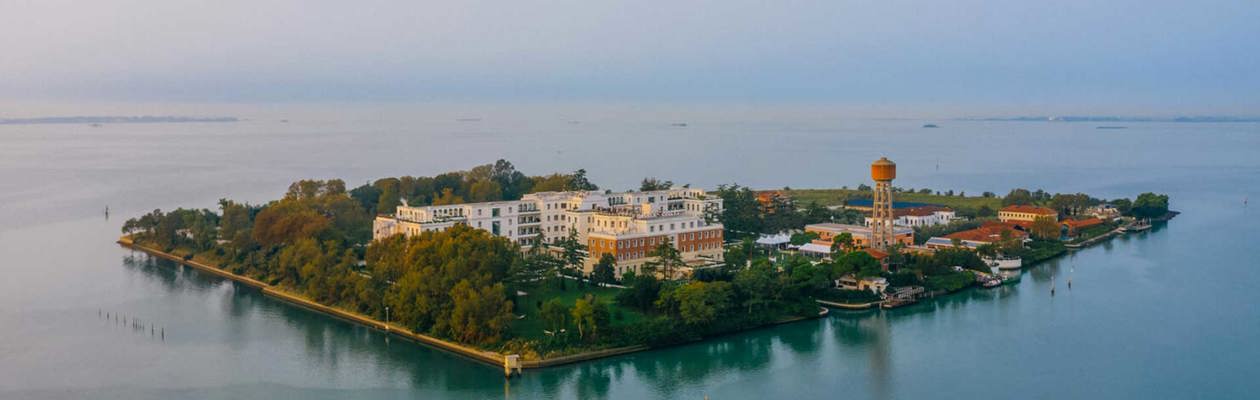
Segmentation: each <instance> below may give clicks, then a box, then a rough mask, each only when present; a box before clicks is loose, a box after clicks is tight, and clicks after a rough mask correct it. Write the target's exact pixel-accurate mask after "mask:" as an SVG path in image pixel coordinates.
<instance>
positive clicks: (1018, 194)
mask: <svg viewBox="0 0 1260 400" xmlns="http://www.w3.org/2000/svg"><path fill="white" fill-rule="evenodd" d="M1032 203H1033V196H1032V193H1030V192H1028V189H1011V192H1010V193H1007V194H1006V197H1003V198H1002V205H1003V206H1010V205H1030V204H1032Z"/></svg>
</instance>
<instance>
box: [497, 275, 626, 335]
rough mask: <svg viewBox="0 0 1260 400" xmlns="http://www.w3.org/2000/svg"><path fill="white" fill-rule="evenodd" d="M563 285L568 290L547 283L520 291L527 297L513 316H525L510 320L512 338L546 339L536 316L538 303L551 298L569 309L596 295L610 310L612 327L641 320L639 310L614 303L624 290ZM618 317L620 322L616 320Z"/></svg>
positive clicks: (521, 300) (574, 284)
mask: <svg viewBox="0 0 1260 400" xmlns="http://www.w3.org/2000/svg"><path fill="white" fill-rule="evenodd" d="M565 285H566V286H565V287H566V288H567V289H568V290H563V291H562V290H559V289H557V288H555V287H554V286H553V285H551V284H550V283H546V284H540V285H538V286H537V287H531V288H527V289H523V291H525V292H526V293H529V294H528V295H525V296H519V297H517V298H516V302H517V304H516V314H517V315H521V314H524V315H525V318H524V319H517V320H514V321H512V336H514V337H518V338H524V339H542V338H544V337H545V336H546V335H545V334H544V333H543V325H544V324H543V322H542V318H539V316H538V315H539V310H538V304H539V301H541V302H543V303H546V302H547V301H548V300H551V299H560V301H561V302H563V303H564V305H565V306H568V307H572V306H573V303H574V302H576V301H577V299H579V298H582V297H583V296H586V294H587V293H590V294H593V295H595V298H596V299H598V300H599V301H602V302H605V303H607V304H608V306H609V309H610V310H611V311H612V325H613V326H618V325H630V324H634V323H636V322H638V321H641V320H643V318H644V317H643V314H642V313H640V312H639V311H637V310H634V309H631V308H626V307H622V306H620V305H618V304H617V293H619V292H620V291H621V290H623V289H617V288H610V287H595V286H589V285H588V286H584V287H578V283H577V281H567V282H565ZM619 315H620V317H621V318H620V319H618V318H617V317H618V316H619Z"/></svg>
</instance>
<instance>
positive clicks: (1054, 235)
mask: <svg viewBox="0 0 1260 400" xmlns="http://www.w3.org/2000/svg"><path fill="white" fill-rule="evenodd" d="M1060 229H1061V228H1060V227H1059V222H1058V221H1056V220H1055V219H1054V217H1048V216H1047V217H1038V218H1037V219H1035V220H1033V223H1032V225H1031V226H1029V228H1028V230H1029V233H1031V234H1032V235H1033V236H1034V237H1036V238H1038V239H1045V240H1051V239H1058V238H1059V231H1060Z"/></svg>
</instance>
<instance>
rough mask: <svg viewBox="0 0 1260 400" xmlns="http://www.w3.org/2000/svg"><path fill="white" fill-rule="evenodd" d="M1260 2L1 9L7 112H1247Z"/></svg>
mask: <svg viewBox="0 0 1260 400" xmlns="http://www.w3.org/2000/svg"><path fill="white" fill-rule="evenodd" d="M1257 21H1260V2H1257V1H1255V0H1242V1H1213V0H1204V1H1193V2H1192V1H1162V0H1145V1H1131V0H1108V1H1097V0H1094V1H1077V0H1059V1H974V0H957V1H928V0H919V1H903V0H871V1H851V0H828V1H774V2H769V1H740V0H722V1H647V0H639V1H632V2H598V1H595V2H593V1H443V2H428V1H376V0H365V1H353V2H350V1H324V0H304V1H296V0H293V1H290V0H272V1H236V0H220V1H186V0H162V1H154V0H148V1H121V0H93V1H63V0H31V1H25V0H0V102H2V103H0V104H24V103H41V104H57V103H72V102H147V103H154V102H159V103H160V102H172V103H175V102H188V103H200V102H209V103H307V102H315V103H319V102H346V103H358V102H362V103H370V102H442V101H450V102H577V103H581V102H644V103H706V104H722V103H741V104H749V103H751V104H835V105H841V106H844V105H847V106H852V107H857V108H862V107H866V108H879V109H892V110H906V112H920V113H922V112H929V113H930V112H946V113H955V114H963V115H960V116H965V115H994V114H1012V113H1013V114H1037V115H1041V114H1040V113H1038V111H1054V112H1059V113H1074V114H1104V113H1120V114H1135V115H1168V114H1172V115H1184V114H1213V115H1256V114H1257V113H1258V112H1257V111H1256V110H1260V73H1258V71H1260V22H1257Z"/></svg>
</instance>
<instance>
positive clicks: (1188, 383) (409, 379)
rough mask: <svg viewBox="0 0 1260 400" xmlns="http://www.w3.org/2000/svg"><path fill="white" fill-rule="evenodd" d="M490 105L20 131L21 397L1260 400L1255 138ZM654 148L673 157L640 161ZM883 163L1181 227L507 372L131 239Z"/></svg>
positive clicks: (1208, 127)
mask: <svg viewBox="0 0 1260 400" xmlns="http://www.w3.org/2000/svg"><path fill="white" fill-rule="evenodd" d="M467 116H468V115H467V114H450V115H440V114H437V115H433V114H430V115H425V114H412V113H406V112H403V113H381V114H374V113H370V112H369V113H357V114H349V115H340V114H336V113H330V114H322V113H308V114H302V115H291V114H278V115H265V114H260V115H257V116H253V117H252V118H251V119H250V120H248V121H244V122H240V123H235V124H180V125H176V124H155V125H107V126H104V127H100V128H91V127H86V126H78V125H42V126H0V260H3V261H2V262H0V271H2V272H3V276H4V277H5V278H4V279H2V280H0V398H54V399H58V398H106V399H108V398H116V399H150V398H152V399H164V398H304V399H305V398H346V397H354V398H461V399H462V398H522V399H532V398H694V399H699V398H702V397H703V396H705V395H708V396H709V397H710V398H712V399H732V398H753V399H760V398H798V399H804V398H836V397H844V398H876V399H882V398H1016V397H1018V398H1108V399H1110V398H1222V399H1234V398H1250V397H1253V396H1254V394H1255V393H1256V392H1257V391H1260V380H1257V379H1255V378H1254V377H1255V376H1257V375H1260V362H1258V361H1257V360H1260V346H1257V345H1256V342H1257V339H1260V291H1257V290H1256V286H1257V284H1260V269H1258V268H1257V267H1260V262H1258V261H1257V260H1258V259H1260V246H1258V245H1257V244H1258V242H1257V238H1258V237H1260V217H1257V211H1260V210H1257V209H1256V207H1260V204H1256V205H1253V207H1252V208H1250V209H1249V208H1247V207H1244V206H1243V199H1244V198H1247V197H1248V196H1250V197H1252V198H1255V199H1258V200H1260V190H1258V189H1257V187H1260V125H1257V124H1159V123H1142V124H1138V123H1133V124H1128V126H1129V129H1124V130H1097V129H1094V126H1093V125H1090V124H1069V123H1059V124H1053V123H1015V122H943V123H940V124H941V125H942V128H940V129H921V128H919V126H920V125H921V124H922V123H923V122H924V121H918V120H914V121H910V120H907V121H896V120H887V121H872V120H824V119H821V118H819V119H814V120H797V119H775V118H761V119H758V118H751V117H744V116H739V115H735V116H726V117H723V116H716V117H715V116H713V115H712V114H705V115H703V116H696V117H694V118H692V119H684V121H689V122H691V124H690V126H689V127H686V128H678V127H671V126H669V124H670V123H671V122H676V121H679V120H680V119H679V118H685V117H686V116H678V115H671V116H670V118H669V119H664V118H660V119H653V118H651V116H650V115H648V116H645V115H637V116H635V117H633V118H631V117H624V118H619V117H618V115H616V114H609V115H604V116H602V117H601V118H598V119H594V120H589V121H587V120H584V121H581V122H580V123H571V122H569V121H570V120H573V119H575V118H574V117H572V116H564V117H558V116H555V115H546V116H529V115H525V116H520V115H519V114H513V115H511V116H504V117H502V118H496V114H493V113H490V114H488V115H484V118H483V119H482V120H481V121H478V122H457V121H456V119H457V118H463V117H467ZM479 116H482V115H479ZM281 118H289V119H292V122H289V123H282V122H280V121H279V120H280V119H281ZM644 154H650V155H652V156H645V157H636V156H631V155H644ZM880 155H887V156H889V157H890V158H892V159H893V160H895V161H897V162H898V164H899V166H900V168H899V169H900V173H899V175H900V176H899V178H900V179H899V180H898V184H899V185H900V186H906V187H914V188H921V187H931V188H935V189H942V190H944V189H954V190H964V191H966V192H968V193H973V194H974V193H979V192H982V191H993V192H999V193H1005V192H1006V191H1007V190H1009V189H1010V188H1011V187H1014V186H1027V187H1030V188H1037V187H1041V188H1045V189H1046V190H1048V191H1052V192H1054V191H1061V192H1069V191H1070V192H1078V191H1079V192H1087V193H1090V194H1093V195H1096V196H1103V197H1118V196H1128V197H1132V196H1135V195H1136V194H1137V193H1138V192H1140V191H1157V192H1165V193H1169V194H1170V195H1171V196H1172V198H1173V203H1174V204H1173V208H1174V209H1178V210H1181V211H1183V212H1184V214H1183V215H1182V216H1180V217H1178V218H1177V219H1176V220H1174V221H1172V222H1171V223H1169V224H1167V225H1162V226H1158V227H1157V228H1156V229H1154V230H1153V231H1151V232H1148V233H1144V234H1139V235H1134V236H1129V237H1124V238H1120V239H1118V240H1114V241H1112V242H1109V243H1106V244H1104V245H1100V246H1096V247H1093V248H1090V249H1087V250H1083V251H1080V252H1077V253H1074V254H1072V255H1071V256H1069V257H1066V258H1063V259H1060V260H1058V261H1056V262H1051V263H1048V264H1044V265H1042V266H1039V267H1036V268H1033V269H1030V270H1027V271H1025V276H1024V280H1023V281H1022V282H1021V283H1020V284H1019V285H1018V286H1016V287H1007V288H1000V289H997V290H990V291H969V292H965V293H962V294H957V295H953V296H949V297H945V298H941V299H937V300H935V301H931V302H925V303H923V304H919V305H916V306H913V307H909V308H905V309H899V310H895V311H888V312H874V311H872V312H849V313H846V312H839V313H834V314H833V316H831V317H828V318H824V319H821V320H815V321H808V322H801V323H796V324H790V325H783V326H778V327H773V328H768V329H762V330H757V331H753V332H747V333H742V334H736V335H730V336H725V337H722V338H719V339H716V340H711V341H707V342H704V343H699V344H693V345H688V346H681V347H673V348H668V349H661V350H655V351H650V352H644V353H638V354H633V355H629V356H623V357H617V358H612V359H606V360H601V361H596V362H590V363H584V364H580V365H575V366H568V367H559V368H552V369H546V370H541V371H529V372H527V373H526V374H525V376H524V377H523V378H520V379H516V380H513V381H511V382H508V383H505V382H504V381H503V379H502V378H501V377H500V372H499V371H497V370H496V369H494V368H491V367H487V366H483V365H481V364H477V363H473V362H469V361H465V360H462V359H459V358H457V357H454V356H451V355H448V354H445V353H441V352H438V351H434V350H431V349H428V348H425V347H422V346H418V345H414V344H411V343H408V342H405V341H401V340H398V339H387V338H386V337H385V336H384V335H382V334H381V333H380V332H375V331H372V330H368V329H364V328H361V327H357V326H355V325H351V324H349V323H345V322H341V321H338V320H334V319H331V318H327V317H324V316H322V315H318V314H313V313H310V312H307V311H304V310H301V309H297V308H294V307H291V306H288V305H285V304H283V303H280V302H278V301H276V300H273V299H270V298H267V297H264V296H262V295H260V294H259V293H257V292H256V291H253V290H249V289H247V288H243V287H241V286H238V285H235V284H232V283H230V282H225V281H223V280H220V279H216V278H212V277H207V276H205V275H202V274H199V273H197V272H195V271H191V270H188V269H184V268H179V267H176V266H173V265H170V264H168V263H165V262H156V261H153V260H150V259H148V258H147V257H145V256H143V255H141V254H137V253H133V252H131V251H128V250H125V249H122V248H119V247H118V246H117V245H114V244H113V240H115V239H116V238H117V235H118V233H119V226H120V225H121V223H122V221H123V220H125V219H126V218H128V217H131V216H135V215H137V214H140V213H142V212H145V211H147V210H151V209H153V208H163V209H169V208H174V207H177V206H196V207H214V206H215V203H216V201H217V200H218V199H219V198H221V197H231V198H234V199H239V200H248V201H254V202H259V201H264V200H267V199H272V198H276V197H279V196H280V194H281V193H282V192H283V191H284V189H285V188H286V187H287V185H288V183H289V182H291V181H293V180H296V179H300V178H308V177H314V178H330V177H339V178H344V179H346V180H347V181H348V182H349V183H350V184H358V183H360V182H363V181H366V180H369V179H372V178H376V177H383V176H397V175H404V174H412V175H430V174H434V173H438V172H443V171H447V170H452V169H463V168H467V167H470V166H472V165H475V164H477V163H482V162H490V161H493V160H494V159H497V158H508V159H510V160H512V161H513V162H515V163H516V164H517V167H518V168H519V169H522V170H524V171H525V172H527V173H534V174H540V173H544V172H551V171H568V170H573V169H577V168H586V169H587V170H588V171H589V173H590V175H591V177H592V178H593V179H594V180H595V181H596V182H597V183H599V184H601V185H604V186H607V187H611V188H614V189H627V188H632V187H635V186H637V182H638V180H639V179H641V178H642V177H644V176H659V177H662V178H668V179H672V180H674V181H675V182H690V183H692V184H694V185H701V186H705V187H711V186H714V185H717V184H720V183H729V182H738V183H741V184H746V185H752V186H754V187H781V186H785V185H788V186H792V187H837V186H842V185H848V186H856V185H857V184H858V183H862V182H864V179H866V176H865V174H866V170H865V165H867V163H869V162H870V160H872V159H874V158H876V157H878V156H880ZM107 205H108V206H109V207H110V209H111V211H112V212H111V216H110V218H109V219H106V218H105V216H104V215H103V209H104V208H105V207H106V206H107ZM1068 278H1071V279H1072V282H1073V286H1072V289H1071V290H1067V288H1066V280H1067V279H1068ZM1056 282H1057V283H1056ZM1052 284H1054V285H1056V287H1057V288H1058V293H1057V295H1056V296H1054V297H1051V296H1050V294H1049V288H1050V286H1051V285H1052ZM98 313H100V314H101V315H99V316H98ZM104 313H110V315H111V316H112V315H115V314H123V315H126V316H127V317H128V318H129V320H130V319H133V318H140V321H141V323H142V324H144V325H145V328H143V329H136V328H131V327H129V326H125V325H123V324H122V323H121V322H115V321H113V320H112V318H111V319H109V320H107V319H105V317H104V316H103V314H104ZM149 324H152V325H153V326H154V327H155V329H158V330H157V331H155V333H154V334H150V331H149V329H148V326H149ZM161 330H164V331H165V336H164V337H162V335H161V334H160V333H161Z"/></svg>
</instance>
